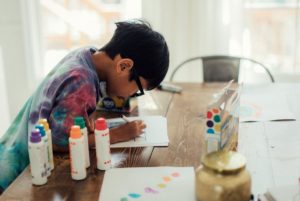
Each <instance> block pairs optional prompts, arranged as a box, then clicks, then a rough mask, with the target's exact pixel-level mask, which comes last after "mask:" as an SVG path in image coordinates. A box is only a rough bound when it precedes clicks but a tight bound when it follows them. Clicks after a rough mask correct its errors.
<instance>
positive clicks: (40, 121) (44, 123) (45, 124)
mask: <svg viewBox="0 0 300 201" xmlns="http://www.w3.org/2000/svg"><path fill="white" fill-rule="evenodd" d="M39 123H40V124H43V126H44V128H45V131H48V130H49V124H48V121H47V119H40V120H39Z"/></svg>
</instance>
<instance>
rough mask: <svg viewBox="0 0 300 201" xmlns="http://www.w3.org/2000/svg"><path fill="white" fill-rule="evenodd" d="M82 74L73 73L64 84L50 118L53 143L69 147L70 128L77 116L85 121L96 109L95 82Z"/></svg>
mask: <svg viewBox="0 0 300 201" xmlns="http://www.w3.org/2000/svg"><path fill="white" fill-rule="evenodd" d="M90 79H91V78H89V77H88V76H85V75H84V73H82V72H72V73H71V75H69V77H68V79H66V80H65V81H64V83H62V86H63V87H62V89H61V90H60V91H59V95H57V97H56V99H55V104H54V107H53V108H52V111H51V113H50V116H49V124H50V126H51V131H52V140H53V143H54V144H56V145H59V146H67V145H68V142H69V140H68V138H69V132H70V128H71V126H72V125H74V124H73V121H74V118H75V117H76V116H82V117H84V118H85V119H87V118H88V116H89V115H91V114H92V113H93V112H94V111H95V109H96V96H97V95H96V88H95V85H94V82H93V81H91V80H90Z"/></svg>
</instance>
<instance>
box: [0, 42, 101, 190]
mask: <svg viewBox="0 0 300 201" xmlns="http://www.w3.org/2000/svg"><path fill="white" fill-rule="evenodd" d="M94 49H95V48H91V47H86V48H81V49H78V50H75V51H72V52H71V53H69V54H68V55H67V56H66V57H64V58H63V59H62V60H61V61H60V62H59V63H58V64H57V66H56V67H55V68H54V69H53V70H52V71H51V72H50V73H49V74H48V75H47V77H46V78H45V79H44V80H43V82H42V83H41V84H40V85H39V87H38V88H37V90H36V91H35V92H34V94H33V95H32V96H31V97H30V98H29V99H28V101H27V102H26V103H25V105H24V106H23V108H22V109H21V111H20V112H19V114H18V115H17V117H16V118H15V120H14V121H13V123H12V125H11V126H10V127H9V129H8V130H7V131H6V133H5V134H4V135H3V137H2V138H1V139H0V188H2V189H5V188H7V186H8V185H9V184H10V183H11V182H12V181H13V180H14V179H15V178H16V177H17V176H18V175H19V174H20V173H21V172H22V171H23V170H24V169H25V167H26V166H27V165H28V163H29V157H28V137H29V136H28V134H29V133H30V132H31V131H32V129H33V128H34V126H35V125H36V124H37V122H38V120H39V119H41V118H46V119H47V120H48V122H49V125H50V128H51V131H52V140H53V144H56V145H59V146H68V138H69V135H68V133H69V131H70V127H71V126H72V125H73V119H74V117H75V116H83V117H84V118H88V116H89V115H91V114H92V113H93V112H94V111H95V109H96V103H97V102H98V100H99V97H100V87H99V86H100V85H99V80H98V76H97V73H96V71H95V67H94V65H93V62H92V56H91V55H92V53H91V52H93V51H94Z"/></svg>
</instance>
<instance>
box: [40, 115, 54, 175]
mask: <svg viewBox="0 0 300 201" xmlns="http://www.w3.org/2000/svg"><path fill="white" fill-rule="evenodd" d="M39 123H40V124H42V125H43V126H44V128H45V131H46V135H47V137H48V146H49V149H48V161H49V164H50V170H53V169H54V161H53V146H52V133H51V130H50V128H49V124H48V121H47V119H40V120H39Z"/></svg>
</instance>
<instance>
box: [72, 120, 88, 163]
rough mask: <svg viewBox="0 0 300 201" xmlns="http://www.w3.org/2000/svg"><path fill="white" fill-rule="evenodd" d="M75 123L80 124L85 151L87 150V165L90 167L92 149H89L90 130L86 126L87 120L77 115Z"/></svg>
mask: <svg viewBox="0 0 300 201" xmlns="http://www.w3.org/2000/svg"><path fill="white" fill-rule="evenodd" d="M74 125H76V126H79V127H80V129H81V133H82V135H83V139H84V152H85V167H86V168H88V167H90V150H89V140H88V132H87V129H86V126H85V122H84V119H83V117H80V116H78V117H75V119H74Z"/></svg>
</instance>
